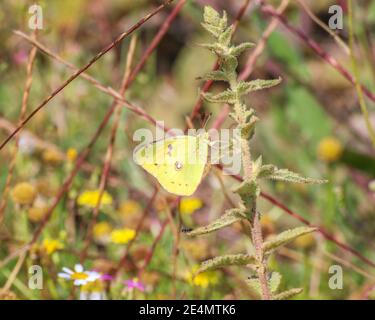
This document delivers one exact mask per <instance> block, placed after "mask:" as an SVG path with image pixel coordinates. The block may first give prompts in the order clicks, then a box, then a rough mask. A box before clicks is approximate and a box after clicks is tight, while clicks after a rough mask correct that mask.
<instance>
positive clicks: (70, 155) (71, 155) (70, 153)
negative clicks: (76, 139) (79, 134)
mask: <svg viewBox="0 0 375 320" xmlns="http://www.w3.org/2000/svg"><path fill="white" fill-rule="evenodd" d="M77 154H78V153H77V150H76V149H74V148H69V149H68V150H67V151H66V158H67V159H68V161H70V162H73V161H74V160H75V159H77Z"/></svg>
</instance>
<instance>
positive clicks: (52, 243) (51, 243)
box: [41, 239, 64, 255]
mask: <svg viewBox="0 0 375 320" xmlns="http://www.w3.org/2000/svg"><path fill="white" fill-rule="evenodd" d="M63 248H64V245H63V244H62V243H61V242H60V241H58V240H54V239H44V240H43V242H42V245H41V249H42V250H43V251H45V252H46V253H47V254H48V255H51V254H52V253H54V252H56V251H57V250H61V249H63Z"/></svg>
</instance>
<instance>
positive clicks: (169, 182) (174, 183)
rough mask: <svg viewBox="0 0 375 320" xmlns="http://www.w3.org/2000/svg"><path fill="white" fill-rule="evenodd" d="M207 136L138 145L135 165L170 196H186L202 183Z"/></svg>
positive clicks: (176, 137)
mask: <svg viewBox="0 0 375 320" xmlns="http://www.w3.org/2000/svg"><path fill="white" fill-rule="evenodd" d="M209 144H210V140H209V136H208V134H207V133H206V134H200V135H197V136H189V135H184V136H175V137H170V138H166V139H164V140H159V141H156V142H153V143H150V144H148V145H146V146H140V147H139V148H138V149H136V150H135V157H134V159H135V162H136V163H137V164H139V165H140V166H141V167H142V168H143V169H145V170H146V171H147V172H148V173H150V174H152V175H153V176H154V177H155V178H156V179H157V180H158V181H159V183H160V184H161V185H162V187H163V188H164V189H165V190H167V191H168V192H170V193H173V194H176V195H180V196H189V195H191V194H193V193H194V192H195V190H196V189H197V188H198V185H199V184H200V182H201V180H202V176H203V174H204V169H205V167H206V164H207V157H208V146H209Z"/></svg>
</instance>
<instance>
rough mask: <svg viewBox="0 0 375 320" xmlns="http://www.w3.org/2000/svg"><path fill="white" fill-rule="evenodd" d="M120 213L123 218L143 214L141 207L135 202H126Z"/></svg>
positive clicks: (121, 205)
mask: <svg viewBox="0 0 375 320" xmlns="http://www.w3.org/2000/svg"><path fill="white" fill-rule="evenodd" d="M119 212H120V214H121V216H122V217H124V218H125V217H129V216H134V215H137V214H139V213H141V212H142V207H141V205H140V204H139V203H138V202H137V201H134V200H130V199H129V200H125V201H123V202H122V203H121V204H120V208H119Z"/></svg>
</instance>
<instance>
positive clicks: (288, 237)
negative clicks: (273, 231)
mask: <svg viewBox="0 0 375 320" xmlns="http://www.w3.org/2000/svg"><path fill="white" fill-rule="evenodd" d="M314 231H316V228H310V227H298V228H295V229H291V230H286V231H284V232H281V233H279V234H278V235H277V236H276V237H274V238H273V239H271V240H268V241H266V242H264V243H263V251H264V252H265V254H269V253H271V252H272V251H273V250H275V249H277V248H278V247H280V246H283V245H285V244H287V243H289V242H291V241H293V240H294V239H296V238H298V237H300V236H303V235H305V234H308V233H311V232H314Z"/></svg>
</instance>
